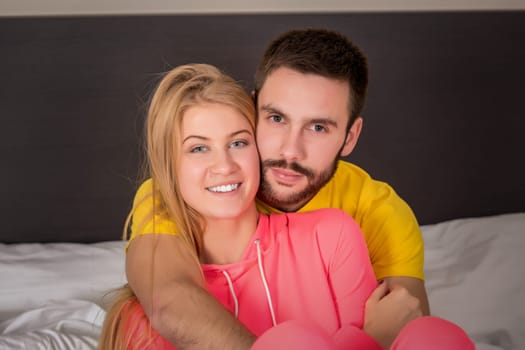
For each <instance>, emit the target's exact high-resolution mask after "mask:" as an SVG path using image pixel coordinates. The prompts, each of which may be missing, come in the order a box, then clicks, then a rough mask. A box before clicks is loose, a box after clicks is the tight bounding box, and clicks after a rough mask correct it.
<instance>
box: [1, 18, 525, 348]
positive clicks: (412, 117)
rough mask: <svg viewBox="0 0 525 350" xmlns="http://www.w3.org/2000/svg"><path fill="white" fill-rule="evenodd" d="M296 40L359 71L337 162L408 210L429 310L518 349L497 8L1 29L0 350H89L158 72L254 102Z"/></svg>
mask: <svg viewBox="0 0 525 350" xmlns="http://www.w3.org/2000/svg"><path fill="white" fill-rule="evenodd" d="M297 27H327V28H332V29H336V30H339V31H341V32H343V33H346V34H348V35H349V36H350V37H351V38H353V40H354V41H355V42H356V43H357V44H358V45H359V46H360V47H362V48H363V50H364V51H365V53H366V54H367V56H368V58H369V63H370V70H371V82H370V89H369V98H368V101H367V105H366V107H365V111H364V118H365V126H364V130H363V133H362V135H361V139H360V141H359V144H358V146H357V148H356V150H355V151H354V152H353V153H352V154H351V155H350V156H349V158H348V160H350V161H352V162H355V163H356V164H358V165H360V166H362V167H363V168H365V169H367V170H368V171H369V172H370V173H371V174H372V175H373V176H374V177H376V178H378V179H380V180H384V181H387V182H389V183H390V184H392V186H393V187H394V188H395V189H396V190H397V191H398V193H399V194H400V195H401V196H402V197H403V198H404V199H405V200H406V201H407V202H408V203H409V204H410V205H411V207H412V208H413V209H414V212H415V213H416V216H417V218H418V220H419V222H420V224H421V227H422V231H423V235H424V239H425V274H426V286H427V290H428V295H429V299H430V304H431V310H432V313H433V314H435V315H437V316H441V317H445V318H447V319H450V320H452V321H454V322H456V323H458V324H459V325H461V326H462V327H464V329H465V330H466V331H467V332H468V334H469V335H470V336H471V337H472V339H473V340H474V341H475V343H476V345H477V348H478V349H482V350H483V349H484V350H489V349H490V350H492V349H506V350H509V349H525V308H524V307H523V306H522V300H521V297H522V296H523V293H522V290H524V288H525V277H524V276H525V275H524V274H523V272H522V271H521V270H522V269H523V267H525V255H524V254H523V251H525V200H524V198H525V181H524V179H525V164H524V162H523V151H524V150H525V141H524V139H523V131H524V130H525V118H523V117H524V115H523V106H522V100H523V93H524V92H525V90H524V88H523V81H525V65H523V62H525V46H524V45H523V44H522V43H523V40H524V39H525V12H505V11H494V12H491V11H485V12H410V13H403V12H399V13H337V14H336V13H319V14H292V13H287V14H257V15H255V14H244V15H241V14H238V15H226V14H224V15H184V16H183V15H178V16H177V15H165V16H153V15H144V16H85V17H13V18H7V17H6V18H0V52H2V55H0V77H1V82H2V83H1V84H0V115H1V118H2V119H1V122H2V127H1V128H0V142H1V145H0V159H1V160H2V171H1V172H0V194H1V195H0V213H1V214H0V215H1V219H2V223H3V225H2V229H1V232H0V242H1V243H0V281H1V287H0V349H94V348H95V347H96V343H97V337H98V334H99V332H100V326H101V324H102V321H103V318H104V313H105V310H104V307H105V306H106V305H107V301H108V294H107V293H108V292H109V291H110V290H111V289H113V288H116V287H118V286H120V285H122V284H123V283H125V275H124V251H123V242H122V241H121V240H120V236H121V232H122V226H123V222H124V218H125V216H126V213H127V211H128V210H129V208H130V206H131V200H132V198H133V194H134V191H135V188H136V186H137V185H138V181H139V169H140V163H141V159H142V143H141V135H142V120H143V116H144V112H145V105H146V102H147V99H148V94H149V92H150V91H151V89H152V88H153V86H154V84H155V82H156V81H157V80H158V77H159V73H160V72H162V71H165V70H167V69H169V68H170V67H173V66H176V65H178V64H182V63H187V62H207V63H212V64H215V65H217V66H219V67H221V68H222V69H223V70H225V71H226V72H228V73H230V74H232V75H233V76H235V77H236V78H237V79H239V80H240V81H241V82H242V83H243V84H244V85H245V86H246V88H247V89H250V88H251V82H252V80H253V79H252V76H253V72H254V69H255V66H256V64H257V60H258V58H259V57H260V55H261V53H262V51H263V50H264V47H265V45H266V44H267V43H268V42H269V40H271V38H272V37H273V36H274V35H276V34H277V33H280V32H282V31H284V30H287V29H290V28H297ZM520 159H521V160H520Z"/></svg>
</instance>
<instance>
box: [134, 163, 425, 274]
mask: <svg viewBox="0 0 525 350" xmlns="http://www.w3.org/2000/svg"><path fill="white" fill-rule="evenodd" d="M151 193H152V182H151V180H147V181H146V182H144V183H143V184H142V186H141V187H140V188H139V190H138V191H137V195H136V196H135V204H134V205H135V207H136V208H135V212H134V214H133V222H132V225H131V238H130V240H131V239H133V237H135V236H137V235H140V234H148V233H161V234H175V224H174V223H173V221H172V220H171V219H170V218H169V217H168V215H167V213H166V212H165V211H162V210H156V214H155V216H152V210H151V208H152V207H151V206H152V204H153V200H152V199H151V198H152V197H151ZM155 204H156V205H159V204H160V201H159V200H158V198H155ZM257 207H258V209H259V211H261V212H263V213H270V212H279V211H278V210H276V209H275V208H272V207H270V206H268V205H266V204H264V203H262V202H259V201H258V203H257ZM320 208H339V209H342V210H344V211H345V212H347V213H348V214H349V215H350V216H351V217H353V218H354V220H356V222H357V223H358V224H359V226H360V227H361V229H362V231H363V234H364V236H365V240H366V243H367V246H368V251H369V254H370V260H371V262H372V266H373V268H374V272H375V274H376V277H377V279H381V278H385V277H392V276H406V277H415V278H420V279H423V261H424V249H423V237H422V235H421V230H420V228H419V224H418V222H417V220H416V218H415V216H414V213H413V212H412V210H411V209H410V207H409V206H408V204H407V203H406V202H405V201H403V200H402V199H401V198H400V197H399V196H398V195H397V194H396V193H395V191H394V190H393V189H392V187H390V186H389V185H388V184H386V183H384V182H381V181H377V180H374V179H372V178H371V177H370V175H368V173H366V172H365V171H364V170H363V169H361V168H359V167H358V166H356V165H354V164H351V163H348V162H345V161H339V164H338V167H337V171H336V172H335V174H334V176H333V178H332V179H331V180H330V181H329V182H328V183H327V184H326V185H325V186H324V187H323V188H322V189H321V190H320V191H319V192H318V193H317V194H316V195H315V197H314V198H312V199H311V200H310V201H309V202H308V203H307V204H306V205H305V206H304V207H302V208H301V209H299V210H298V212H307V211H312V210H316V209H320Z"/></svg>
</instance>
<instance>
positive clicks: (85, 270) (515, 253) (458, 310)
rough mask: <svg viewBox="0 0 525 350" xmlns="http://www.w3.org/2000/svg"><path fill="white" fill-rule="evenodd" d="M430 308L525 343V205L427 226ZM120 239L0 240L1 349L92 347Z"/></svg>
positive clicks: (487, 343) (475, 333)
mask: <svg viewBox="0 0 525 350" xmlns="http://www.w3.org/2000/svg"><path fill="white" fill-rule="evenodd" d="M422 231H423V236H424V240H425V274H426V285H427V290H428V296H429V300H430V304H431V310H432V314H434V315H436V316H440V317H444V318H446V319H449V320H451V321H453V322H456V323H457V324H459V325H460V326H462V327H463V328H464V329H465V330H466V331H467V333H468V334H469V335H470V336H471V337H472V339H473V340H474V341H475V343H476V346H477V349H481V350H496V349H505V350H518V349H525V312H524V308H523V306H522V300H521V295H520V291H521V290H523V289H524V288H525V275H524V274H523V272H522V271H521V269H522V268H523V267H525V255H524V254H522V252H523V251H525V213H513V214H504V215H497V216H486V217H479V218H463V219H456V220H449V221H444V222H441V223H437V224H432V225H423V226H422ZM123 246H124V245H123V242H120V241H109V242H100V243H91V244H81V243H47V244H26V243H20V244H0V280H2V288H1V289H0V349H95V348H96V344H97V337H98V335H99V334H100V328H101V325H102V322H103V319H104V315H105V311H104V305H107V302H108V299H107V298H108V294H107V293H108V292H109V291H111V290H112V289H114V288H117V287H119V286H121V285H122V284H124V283H125V274H124V249H123Z"/></svg>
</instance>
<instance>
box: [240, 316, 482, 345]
mask: <svg viewBox="0 0 525 350" xmlns="http://www.w3.org/2000/svg"><path fill="white" fill-rule="evenodd" d="M344 348H346V349H363V350H365V349H366V350H376V349H382V348H381V346H380V345H379V344H378V343H376V342H375V341H370V340H368V341H367V340H365V339H363V342H360V344H348V346H347V347H344ZM266 349H272V350H300V349H301V350H307V349H308V350H310V349H312V350H313V349H315V350H320V349H323V350H324V349H326V350H335V349H338V350H341V349H342V348H341V347H339V348H338V347H337V345H336V344H335V343H334V342H333V340H332V339H331V338H330V337H328V336H326V335H325V334H323V333H322V332H320V331H318V330H316V329H314V328H312V326H308V325H304V324H300V323H298V322H296V321H288V322H283V323H281V324H278V325H277V326H276V327H273V328H270V329H269V330H267V331H266V332H265V333H264V334H262V335H261V336H260V337H259V338H258V339H257V341H256V342H255V343H254V344H253V346H252V347H251V349H250V350H266ZM390 349H391V350H401V349H407V350H408V349H414V350H415V349H417V350H445V349H446V350H474V349H475V347H474V344H473V343H472V341H471V340H470V338H469V337H468V336H467V334H466V333H465V331H463V329H461V328H460V327H458V326H456V325H455V324H453V323H452V322H449V321H446V320H444V319H441V318H438V317H434V316H425V317H420V318H417V319H415V320H413V321H411V322H409V323H408V324H407V325H406V326H405V327H404V328H403V329H402V330H401V332H399V334H398V336H397V337H396V339H395V341H394V343H393V344H392V346H391V347H390Z"/></svg>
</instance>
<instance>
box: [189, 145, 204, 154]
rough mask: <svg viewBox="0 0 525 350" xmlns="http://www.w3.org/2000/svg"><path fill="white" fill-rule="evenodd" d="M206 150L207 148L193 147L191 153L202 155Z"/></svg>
mask: <svg viewBox="0 0 525 350" xmlns="http://www.w3.org/2000/svg"><path fill="white" fill-rule="evenodd" d="M205 150H206V147H205V146H197V147H193V148H192V149H191V150H190V152H191V153H200V152H204V151H205Z"/></svg>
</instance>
